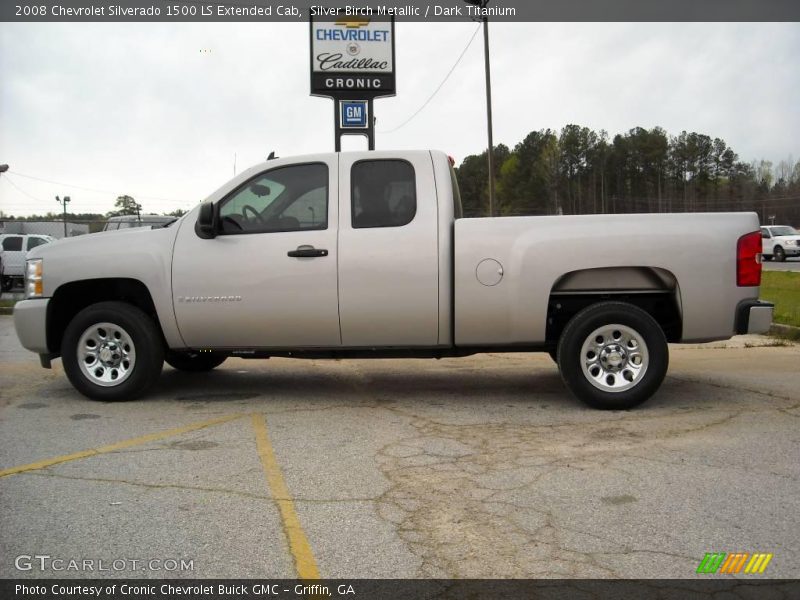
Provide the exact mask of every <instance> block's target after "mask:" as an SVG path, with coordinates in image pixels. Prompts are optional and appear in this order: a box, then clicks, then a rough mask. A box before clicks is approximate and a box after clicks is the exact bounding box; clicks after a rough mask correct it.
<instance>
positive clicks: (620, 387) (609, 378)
mask: <svg viewBox="0 0 800 600" xmlns="http://www.w3.org/2000/svg"><path fill="white" fill-rule="evenodd" d="M649 363H650V355H649V354H648V351H647V344H646V343H645V341H644V338H643V337H642V335H641V334H640V333H639V332H637V331H636V330H634V329H631V328H630V327H627V326H625V325H619V324H613V325H603V326H602V327H598V328H597V329H595V330H594V331H593V332H592V333H591V334H589V336H588V337H587V338H586V340H585V341H584V342H583V346H582V347H581V369H582V370H583V374H584V376H585V377H586V379H587V380H588V381H589V383H591V384H592V385H593V386H594V387H596V388H597V389H599V390H602V391H604V392H615V393H616V392H624V391H625V390H629V389H631V388H632V387H634V386H636V385H637V384H638V383H639V382H640V381H641V380H642V378H643V377H644V374H645V373H646V372H647V366H648V364H649Z"/></svg>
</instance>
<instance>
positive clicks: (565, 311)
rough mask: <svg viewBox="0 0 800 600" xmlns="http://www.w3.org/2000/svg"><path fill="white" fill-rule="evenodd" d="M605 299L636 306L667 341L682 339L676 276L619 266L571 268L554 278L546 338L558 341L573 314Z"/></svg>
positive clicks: (662, 271) (678, 290) (663, 270)
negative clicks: (656, 325) (652, 320)
mask: <svg viewBox="0 0 800 600" xmlns="http://www.w3.org/2000/svg"><path fill="white" fill-rule="evenodd" d="M604 300H618V301H622V302H628V303H630V304H633V305H634V306H638V307H639V308H641V309H642V310H644V311H645V312H647V313H648V314H650V315H651V316H652V317H653V318H654V319H655V320H656V322H657V323H658V324H659V326H660V327H661V328H662V330H663V331H664V334H665V336H666V338H667V341H669V342H677V341H679V340H680V339H681V336H682V330H683V317H682V307H681V294H680V285H679V283H678V279H677V277H675V275H674V274H673V273H672V272H671V271H669V270H667V269H663V268H660V267H649V266H618V267H600V268H592V269H580V270H576V271H571V272H569V273H565V274H564V275H562V276H561V277H559V278H558V279H557V280H556V281H555V283H554V284H553V286H552V288H551V290H550V296H549V301H548V306H547V329H546V334H545V336H546V341H547V342H548V343H550V344H555V343H557V342H558V339H559V337H560V336H561V332H562V331H563V330H564V327H565V326H566V324H567V323H568V322H569V320H570V319H571V318H572V317H573V316H575V315H576V314H578V313H579V312H580V311H581V310H583V309H584V308H586V307H587V306H590V305H591V304H595V303H597V302H600V301H604Z"/></svg>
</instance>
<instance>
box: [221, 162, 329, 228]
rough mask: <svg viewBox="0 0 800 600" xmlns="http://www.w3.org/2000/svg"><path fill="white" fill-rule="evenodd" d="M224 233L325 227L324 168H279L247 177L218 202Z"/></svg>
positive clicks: (317, 165)
mask: <svg viewBox="0 0 800 600" xmlns="http://www.w3.org/2000/svg"><path fill="white" fill-rule="evenodd" d="M219 216H220V221H221V230H222V233H224V234H241V233H267V232H277V231H304V230H309V229H327V228H328V167H327V165H325V164H321V163H312V164H306V165H292V166H288V167H279V168H277V169H273V170H272V171H268V172H266V173H263V174H261V175H259V176H258V177H255V178H254V179H251V180H250V181H248V182H247V183H245V184H244V185H242V186H241V187H240V188H239V189H237V190H236V191H235V192H233V193H232V194H231V195H230V196H228V197H227V198H226V199H224V200H222V202H221V203H220V210H219Z"/></svg>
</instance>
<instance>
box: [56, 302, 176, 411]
mask: <svg viewBox="0 0 800 600" xmlns="http://www.w3.org/2000/svg"><path fill="white" fill-rule="evenodd" d="M100 323H110V324H112V325H116V326H119V327H121V328H122V329H124V330H125V332H127V334H128V336H129V337H130V341H131V342H132V345H133V348H134V351H135V361H133V366H132V367H131V370H130V374H129V375H128V376H127V378H126V379H125V380H124V381H122V382H121V383H119V384H110V385H108V386H105V387H104V386H102V385H99V384H97V383H96V382H95V381H92V380H91V379H90V378H89V377H88V376H87V375H86V374H85V373H84V372H83V371H82V369H81V364H80V362H79V361H80V360H82V358H80V357H79V356H78V343H79V341H80V339H81V337H82V336H83V335H84V334H85V332H87V331H88V330H89V329H90V328H91V327H92V326H93V325H97V324H100ZM61 359H62V362H63V364H64V371H65V372H66V374H67V378H69V381H70V383H72V385H73V386H74V387H75V389H77V390H78V391H79V392H80V393H81V394H83V395H84V396H87V397H88V398H91V399H92V400H103V401H107V402H118V401H125V400H134V399H136V398H138V397H140V396H142V395H143V394H144V393H145V392H146V391H147V390H148V389H149V388H150V387H152V385H153V384H154V383H155V382H156V380H157V379H158V376H159V375H160V374H161V369H162V367H163V365H164V342H163V340H162V337H161V332H160V331H159V329H158V326H157V325H156V324H155V323H154V322H153V319H151V318H150V317H149V316H148V315H147V314H145V313H144V312H143V311H142V310H140V309H139V308H137V307H135V306H132V305H130V304H127V303H125V302H99V303H97V304H92V305H91V306H89V307H88V308H85V309H83V310H82V311H81V312H79V313H78V314H77V315H75V317H74V318H73V319H72V321H70V323H69V325H68V326H67V329H66V331H65V332H64V339H63V341H62V344H61Z"/></svg>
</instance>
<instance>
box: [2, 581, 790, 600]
mask: <svg viewBox="0 0 800 600" xmlns="http://www.w3.org/2000/svg"><path fill="white" fill-rule="evenodd" d="M716 594H719V595H721V596H724V597H726V598H727V597H731V598H759V597H770V598H797V597H799V596H800V581H798V580H789V581H787V580H778V579H761V578H757V577H752V578H750V577H748V578H736V579H733V578H728V577H713V578H702V579H640V580H587V579H540V580H531V579H511V580H491V579H467V580H447V579H379V580H376V579H350V580H347V579H341V580H324V579H323V580H319V581H298V580H291V579H259V580H255V579H252V580H251V579H246V580H241V579H239V580H213V579H194V580H191V579H173V580H164V581H154V580H151V579H128V580H124V579H39V580H36V579H26V580H19V579H17V580H9V579H5V580H0V598H3V599H4V600H88V599H90V598H93V599H98V598H99V599H101V600H142V599H148V600H178V599H180V600H222V599H224V600H255V599H258V600H264V599H274V600H287V599H296V598H298V599H299V598H302V599H305V598H334V599H341V600H347V599H354V600H359V599H360V600H382V599H384V598H387V599H388V598H398V599H400V598H402V599H403V600H429V599H433V598H453V599H463V598H492V599H493V600H504V599H516V598H536V599H537V600H551V599H552V600H556V599H559V600H563V599H565V598H569V599H570V600H584V599H585V600H604V599H606V598H609V599H610V598H613V599H614V600H626V599H628V598H637V599H639V598H657V599H659V600H673V599H675V600H678V599H680V600H684V599H685V598H687V597H691V598H695V597H705V596H706V595H708V596H712V595H716Z"/></svg>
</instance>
